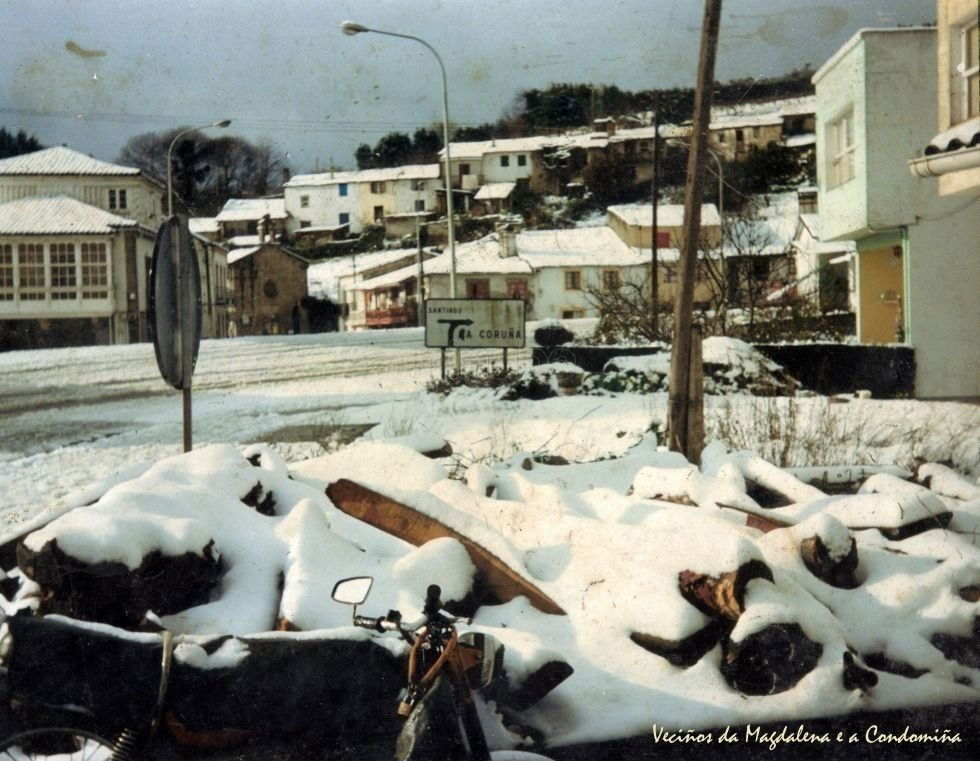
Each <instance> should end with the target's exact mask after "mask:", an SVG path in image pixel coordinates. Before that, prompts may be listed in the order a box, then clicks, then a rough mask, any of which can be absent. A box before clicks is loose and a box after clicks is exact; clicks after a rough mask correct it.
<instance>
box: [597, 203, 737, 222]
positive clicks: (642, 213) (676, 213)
mask: <svg viewBox="0 0 980 761" xmlns="http://www.w3.org/2000/svg"><path fill="white" fill-rule="evenodd" d="M607 211H608V212H609V213H610V214H612V215H614V216H616V217H619V218H620V219H621V220H623V222H625V223H626V224H628V225H632V226H634V227H650V226H651V225H652V224H653V205H652V204H649V203H628V204H622V205H619V206H610V207H609V208H608V209H607ZM683 224H684V204H679V203H670V204H659V205H658V206H657V226H658V227H681V226H683ZM719 225H721V215H720V214H719V213H718V207H717V206H715V205H714V204H713V203H706V204H702V205H701V226H702V227H717V226H719Z"/></svg>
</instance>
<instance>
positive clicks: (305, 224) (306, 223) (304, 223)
mask: <svg viewBox="0 0 980 761" xmlns="http://www.w3.org/2000/svg"><path fill="white" fill-rule="evenodd" d="M309 226H310V221H309V220H308V219H301V220H300V221H299V229H300V230H302V229H303V228H304V227H309Z"/></svg>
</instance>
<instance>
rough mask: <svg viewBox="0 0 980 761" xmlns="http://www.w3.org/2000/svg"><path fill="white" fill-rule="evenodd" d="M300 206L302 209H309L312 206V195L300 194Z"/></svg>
mask: <svg viewBox="0 0 980 761" xmlns="http://www.w3.org/2000/svg"><path fill="white" fill-rule="evenodd" d="M299 207H300V208H301V209H308V208H309V207H310V197H309V196H300V197H299Z"/></svg>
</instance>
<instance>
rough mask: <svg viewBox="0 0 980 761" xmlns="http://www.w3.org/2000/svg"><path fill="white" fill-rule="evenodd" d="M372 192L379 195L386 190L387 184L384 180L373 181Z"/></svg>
mask: <svg viewBox="0 0 980 761" xmlns="http://www.w3.org/2000/svg"><path fill="white" fill-rule="evenodd" d="M371 192H372V193H373V194H374V195H379V194H381V193H384V192H385V184H384V183H383V182H372V183H371Z"/></svg>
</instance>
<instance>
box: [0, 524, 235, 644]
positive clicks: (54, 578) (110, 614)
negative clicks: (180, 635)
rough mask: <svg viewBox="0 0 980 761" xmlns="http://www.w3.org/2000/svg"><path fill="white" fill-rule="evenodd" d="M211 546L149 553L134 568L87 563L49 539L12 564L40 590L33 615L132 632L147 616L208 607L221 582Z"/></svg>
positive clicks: (26, 547) (24, 546)
mask: <svg viewBox="0 0 980 761" xmlns="http://www.w3.org/2000/svg"><path fill="white" fill-rule="evenodd" d="M213 548H214V542H213V541H210V542H208V543H207V544H206V545H204V546H203V547H202V548H201V549H200V550H199V552H196V553H195V552H185V553H182V554H180V555H173V556H171V555H164V554H163V553H161V552H160V551H159V550H153V551H152V552H150V553H149V554H147V555H146V556H144V557H143V559H142V561H141V562H140V563H139V565H138V566H137V567H135V568H129V567H128V566H127V565H126V564H125V563H118V562H105V561H104V562H98V563H88V562H86V561H83V560H79V559H78V558H75V557H73V556H71V555H69V554H68V553H67V552H65V551H64V550H63V549H62V548H61V547H60V546H59V545H58V540H57V539H49V540H47V541H46V542H44V543H43V544H42V545H41V546H40V547H38V548H35V547H33V546H32V545H30V544H29V543H27V542H21V543H20V544H19V545H18V547H17V563H18V565H19V567H20V568H21V570H22V571H23V572H24V574H25V575H26V576H27V578H29V579H31V580H32V581H34V582H36V583H37V584H39V585H40V587H41V590H42V594H41V604H40V608H39V612H40V613H41V614H42V615H45V614H48V613H61V614H64V615H67V616H71V617H72V618H78V619H82V620H84V621H99V622H102V623H108V624H113V625H115V626H121V627H123V628H135V627H136V626H137V625H139V623H140V622H141V621H142V620H143V618H144V616H145V615H146V612H147V611H150V610H152V611H153V612H154V613H156V614H157V615H170V614H173V613H177V612H178V611H181V610H184V609H185V608H189V607H192V606H194V605H200V604H203V603H205V602H207V601H208V597H209V595H210V594H211V590H212V589H213V588H214V587H215V585H216V584H217V583H218V580H219V579H220V577H221V563H220V558H219V557H218V555H217V553H216V552H214V550H213Z"/></svg>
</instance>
